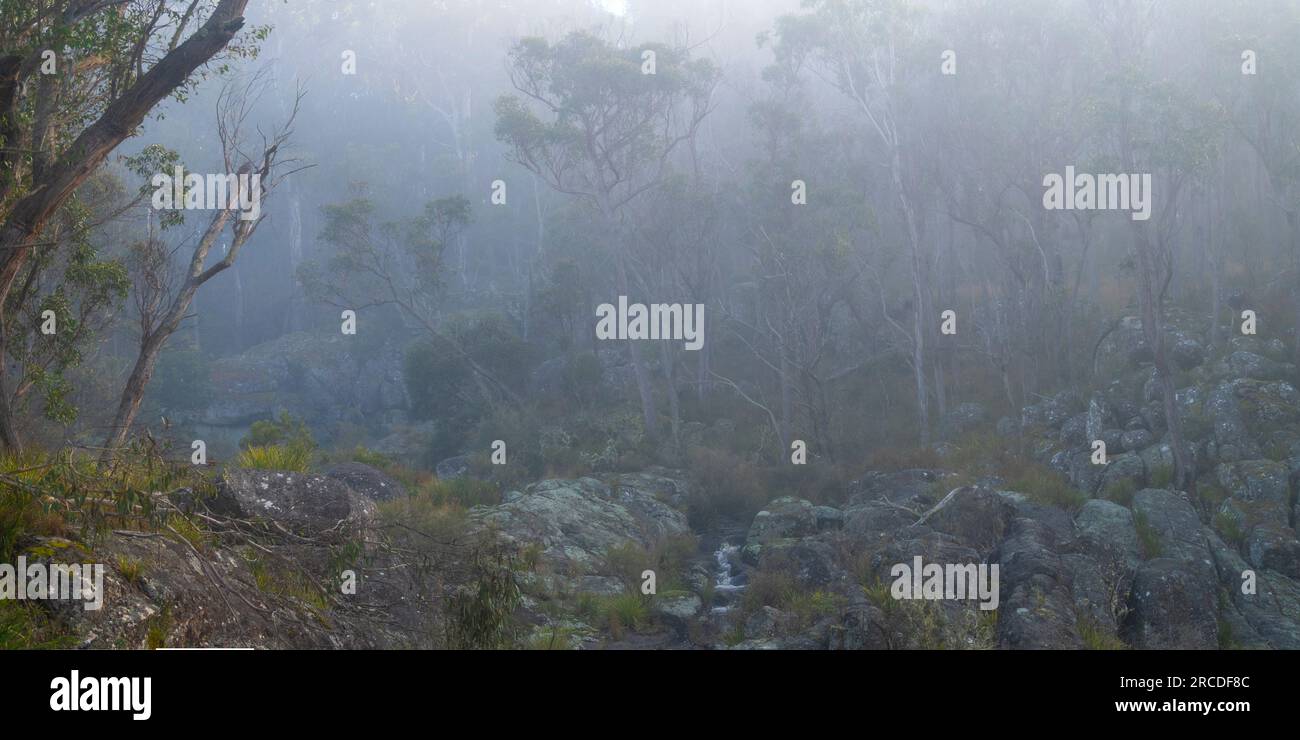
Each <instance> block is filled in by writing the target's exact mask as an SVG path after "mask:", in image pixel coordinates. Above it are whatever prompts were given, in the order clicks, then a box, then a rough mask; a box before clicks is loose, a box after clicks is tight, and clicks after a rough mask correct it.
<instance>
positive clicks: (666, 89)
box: [495, 32, 718, 438]
mask: <svg viewBox="0 0 1300 740" xmlns="http://www.w3.org/2000/svg"><path fill="white" fill-rule="evenodd" d="M508 69H509V73H510V80H511V83H512V85H513V86H514V88H515V91H516V93H517V94H514V95H507V96H503V97H501V98H499V99H498V100H497V101H496V106H495V107H496V114H497V125H496V133H497V137H498V138H499V139H500V140H501V141H502V142H504V143H505V144H506V145H507V146H508V147H509V157H510V158H511V159H512V160H513V161H515V162H517V163H518V164H520V165H522V166H523V167H525V168H526V169H528V170H529V171H530V172H532V173H533V174H534V175H536V176H537V177H539V178H541V179H542V180H543V181H544V182H546V184H547V185H548V186H549V187H551V188H552V189H554V190H556V191H557V192H560V193H564V194H567V195H571V196H574V197H577V198H579V199H581V201H582V202H583V205H584V206H586V207H587V208H588V209H589V211H590V212H591V213H592V214H593V215H595V216H596V217H597V219H598V220H599V221H598V222H599V224H600V228H603V229H606V230H607V234H606V237H605V238H606V239H607V241H608V242H610V249H611V251H612V253H613V262H614V273H615V275H614V277H615V283H616V286H617V289H618V291H619V292H620V293H621V294H622V295H628V296H630V295H631V294H632V293H633V292H634V291H637V292H642V291H645V290H646V289H647V288H648V287H649V285H648V283H647V279H648V278H647V276H646V275H645V274H643V273H642V272H640V271H639V270H637V269H636V266H635V257H634V246H633V244H634V238H635V235H634V233H633V228H632V227H633V225H632V224H631V223H629V219H630V218H632V216H633V213H632V209H631V208H630V206H631V205H632V204H633V203H634V202H635V201H637V200H638V199H639V198H640V197H642V196H643V195H644V194H645V193H647V192H649V191H650V190H653V189H654V188H656V187H658V186H659V185H660V184H661V183H662V182H663V179H664V177H665V176H666V175H667V174H668V172H669V171H670V170H671V168H672V167H671V165H672V162H671V160H672V156H673V154H674V152H675V151H677V150H678V149H679V148H689V147H690V145H691V142H692V141H693V140H694V138H695V137H696V135H697V133H698V131H699V128H700V124H701V123H702V122H703V121H704V119H705V117H706V116H707V115H708V114H709V112H710V111H711V109H712V94H713V89H714V86H715V84H716V82H717V79H718V73H717V71H716V70H715V68H714V66H713V64H712V63H711V62H709V61H708V60H706V59H692V58H691V53H690V50H689V49H687V48H678V47H672V46H667V45H664V44H642V45H637V46H629V47H626V48H620V47H618V46H615V45H613V44H611V43H610V42H608V41H606V40H604V39H602V38H600V37H598V36H597V35H595V34H592V33H587V32H572V33H570V34H568V35H566V36H564V37H563V38H562V39H560V40H559V41H555V42H551V41H548V40H546V39H543V38H536V37H530V38H524V39H522V40H520V41H518V42H516V43H515V44H514V45H513V46H512V47H511V49H510V52H509V58H508ZM656 217H657V218H665V217H670V215H669V214H662V213H661V214H656ZM629 351H630V353H631V357H632V364H633V367H634V371H635V375H636V384H637V390H638V394H639V396H640V401H641V412H642V417H643V420H644V424H645V430H646V434H647V436H649V437H651V438H653V437H656V436H657V435H658V417H657V414H656V410H655V401H654V393H653V389H652V385H651V379H650V374H649V371H648V369H647V367H646V363H645V360H644V358H643V357H642V354H641V348H640V345H639V344H638V343H637V342H636V341H632V342H630V343H629Z"/></svg>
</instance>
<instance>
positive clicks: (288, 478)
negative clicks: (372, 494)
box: [207, 468, 375, 535]
mask: <svg viewBox="0 0 1300 740" xmlns="http://www.w3.org/2000/svg"><path fill="white" fill-rule="evenodd" d="M207 505H208V508H209V509H211V510H212V511H213V512H214V513H217V514H220V515H223V516H228V517H232V518H236V519H254V520H255V519H262V520H268V521H272V522H275V523H276V524H279V525H281V526H283V527H286V528H288V529H290V530H292V531H295V532H299V533H301V534H304V535H318V534H322V533H327V532H328V533H333V532H340V531H349V532H364V531H365V530H367V529H369V528H370V527H371V526H372V525H373V523H374V516H375V505H374V502H373V501H371V500H370V499H368V498H366V497H365V496H363V495H361V494H359V493H357V492H356V491H354V490H353V489H352V488H350V487H349V486H348V485H347V484H345V483H343V482H342V481H340V480H338V479H337V478H333V477H330V476H325V475H314V474H309V473H293V472H286V471H281V470H244V469H240V468H233V469H229V470H226V471H225V472H223V473H222V475H221V478H220V479H219V480H218V481H217V495H216V497H215V498H213V499H212V500H211V501H209V502H207Z"/></svg>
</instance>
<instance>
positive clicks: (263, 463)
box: [235, 442, 312, 473]
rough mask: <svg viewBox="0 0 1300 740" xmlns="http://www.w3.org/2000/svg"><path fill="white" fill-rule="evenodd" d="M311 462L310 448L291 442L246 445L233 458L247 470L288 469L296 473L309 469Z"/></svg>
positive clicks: (236, 463)
mask: <svg viewBox="0 0 1300 740" xmlns="http://www.w3.org/2000/svg"><path fill="white" fill-rule="evenodd" d="M311 463H312V450H311V448H309V447H304V446H303V445H301V444H298V443H292V442H291V443H289V444H282V445H254V446H252V447H247V448H245V449H243V450H241V451H240V453H239V457H238V458H236V459H235V465H237V466H239V467H241V468H246V469H249V470H290V471H293V472H297V473H305V472H307V471H308V470H310V469H311Z"/></svg>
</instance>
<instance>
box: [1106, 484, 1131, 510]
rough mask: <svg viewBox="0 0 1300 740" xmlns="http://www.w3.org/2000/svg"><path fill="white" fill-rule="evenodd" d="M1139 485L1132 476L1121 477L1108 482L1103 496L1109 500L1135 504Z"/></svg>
mask: <svg viewBox="0 0 1300 740" xmlns="http://www.w3.org/2000/svg"><path fill="white" fill-rule="evenodd" d="M1137 491H1138V486H1137V483H1135V482H1134V481H1133V479H1132V478H1121V479H1119V480H1117V481H1112V482H1111V483H1110V484H1108V485H1107V486H1106V488H1105V490H1103V491H1102V493H1101V496H1102V498H1104V499H1106V500H1108V501H1114V502H1115V503H1117V504H1119V505H1121V506H1125V507H1131V506H1132V505H1133V496H1134V495H1136V494H1137Z"/></svg>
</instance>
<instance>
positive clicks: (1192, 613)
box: [1126, 488, 1218, 649]
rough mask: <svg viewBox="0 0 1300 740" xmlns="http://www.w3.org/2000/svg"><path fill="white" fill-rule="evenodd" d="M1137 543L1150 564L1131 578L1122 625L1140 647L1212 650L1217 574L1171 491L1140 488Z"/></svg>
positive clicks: (1185, 506)
mask: <svg viewBox="0 0 1300 740" xmlns="http://www.w3.org/2000/svg"><path fill="white" fill-rule="evenodd" d="M1133 512H1134V515H1135V519H1136V521H1137V524H1138V529H1139V538H1140V539H1145V541H1146V544H1147V545H1148V547H1149V548H1150V549H1151V552H1148V555H1154V556H1155V557H1154V559H1152V560H1148V561H1147V562H1144V563H1142V565H1141V566H1140V567H1139V568H1138V570H1137V573H1136V574H1135V575H1134V577H1133V588H1132V594H1131V596H1130V598H1129V610H1130V611H1129V614H1128V622H1127V625H1126V629H1127V635H1128V640H1129V642H1130V643H1131V644H1133V645H1134V646H1136V647H1140V648H1155V649H1164V648H1172V649H1208V648H1214V647H1217V646H1218V623H1217V619H1216V615H1217V613H1218V610H1217V601H1216V596H1215V594H1216V586H1217V582H1218V575H1217V573H1216V571H1215V568H1214V558H1213V555H1212V554H1211V552H1210V549H1209V541H1208V539H1207V538H1206V534H1205V531H1204V529H1203V528H1202V526H1201V522H1200V519H1199V518H1198V517H1197V515H1196V510H1195V509H1193V508H1192V505H1191V503H1190V502H1188V501H1187V499H1186V497H1185V496H1184V495H1183V494H1181V493H1178V492H1175V491H1166V490H1162V489H1150V488H1149V489H1146V490H1143V491H1138V492H1137V494H1135V495H1134V497H1133Z"/></svg>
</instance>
